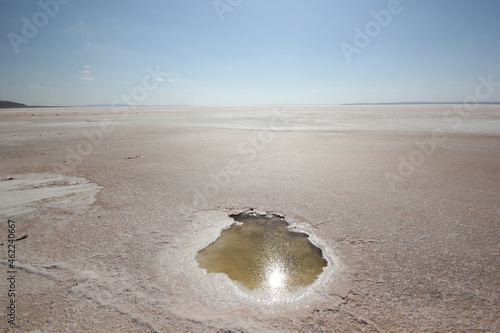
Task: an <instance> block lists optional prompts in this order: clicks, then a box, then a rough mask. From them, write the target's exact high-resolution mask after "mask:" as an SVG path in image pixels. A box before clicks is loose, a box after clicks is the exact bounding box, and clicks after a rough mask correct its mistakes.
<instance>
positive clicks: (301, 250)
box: [196, 214, 327, 292]
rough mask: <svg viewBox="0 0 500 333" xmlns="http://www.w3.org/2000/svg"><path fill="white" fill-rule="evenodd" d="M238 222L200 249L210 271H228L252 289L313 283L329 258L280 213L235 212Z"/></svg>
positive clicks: (281, 288)
mask: <svg viewBox="0 0 500 333" xmlns="http://www.w3.org/2000/svg"><path fill="white" fill-rule="evenodd" d="M231 217H232V218H233V219H234V220H236V221H237V222H235V223H233V224H232V225H231V226H230V227H229V228H228V229H225V230H222V232H221V235H220V237H219V238H217V239H216V240H215V241H214V242H213V243H211V244H210V245H208V246H207V247H206V248H204V249H202V250H201V251H199V252H198V254H197V256H196V261H197V262H198V264H199V267H201V268H203V269H206V270H207V272H208V273H212V272H215V273H225V274H227V275H228V276H229V278H230V279H232V280H234V281H238V282H241V283H242V284H243V285H245V286H246V287H247V288H249V289H264V290H273V291H290V292H293V291H295V290H297V289H298V288H300V287H304V286H308V285H310V284H312V283H313V282H314V281H315V280H316V278H317V277H318V275H319V274H321V272H322V271H323V268H324V267H326V266H327V261H326V260H325V259H324V258H323V253H322V251H321V249H319V248H317V247H316V246H314V245H313V244H312V243H311V242H310V241H309V239H308V237H309V236H308V235H307V234H304V233H299V232H292V231H290V230H288V227H287V223H286V222H285V221H284V219H283V218H280V217H278V216H259V215H255V216H251V215H250V216H249V215H244V214H240V215H232V216H231Z"/></svg>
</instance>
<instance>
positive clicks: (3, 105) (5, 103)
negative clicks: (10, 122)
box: [0, 101, 29, 109]
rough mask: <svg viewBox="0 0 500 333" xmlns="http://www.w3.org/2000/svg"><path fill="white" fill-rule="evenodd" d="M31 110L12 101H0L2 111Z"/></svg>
mask: <svg viewBox="0 0 500 333" xmlns="http://www.w3.org/2000/svg"><path fill="white" fill-rule="evenodd" d="M12 108H29V106H27V105H25V104H21V103H16V102H11V101H0V109H12Z"/></svg>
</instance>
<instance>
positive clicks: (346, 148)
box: [0, 105, 500, 332]
mask: <svg viewBox="0 0 500 333" xmlns="http://www.w3.org/2000/svg"><path fill="white" fill-rule="evenodd" d="M450 110H451V111H450ZM462 111H464V110H462ZM450 112H451V113H450ZM32 114H33V115H32ZM464 115H466V117H465V116H464ZM0 166H1V167H0V218H1V219H2V220H3V222H2V224H1V227H0V243H1V244H2V245H0V251H1V252H2V253H3V254H2V259H1V263H2V265H0V268H1V269H2V270H3V272H4V273H2V274H3V275H2V279H0V293H1V294H2V295H6V292H7V290H8V289H9V283H8V281H7V279H6V278H4V277H6V274H7V273H6V272H7V270H8V265H7V264H8V262H7V261H6V258H7V242H6V241H7V239H8V238H7V237H8V230H7V226H6V225H7V220H8V219H11V220H13V221H15V224H16V230H15V233H16V237H17V238H19V237H21V236H23V235H28V237H27V238H23V239H20V240H19V241H17V242H16V261H15V262H16V271H17V275H16V296H15V299H16V324H17V325H18V327H16V328H14V327H13V326H11V325H10V324H8V322H7V317H6V312H5V311H4V312H1V313H0V315H1V316H2V318H1V319H2V320H1V321H0V331H23V332H30V331H33V332H61V331H94V332H95V331H106V332H123V331H127V332H227V331H230V332H354V331H365V332H393V331H403V332H404V331H406V332H425V331H486V332H496V331H498V330H499V329H500V326H499V315H498V304H499V299H500V293H499V290H500V279H499V278H498V277H499V276H500V274H499V273H500V272H499V268H500V267H499V266H500V264H499V257H500V243H499V242H498V239H499V236H500V223H499V221H500V209H499V207H500V206H499V202H500V190H499V189H500V178H499V175H500V173H499V170H500V110H499V107H498V106H497V105H480V106H478V107H477V108H476V109H475V110H474V111H472V112H468V113H467V114H465V113H464V112H462V113H453V107H452V106H447V105H417V106H415V105H414V106H293V107H290V106H289V107H285V106H275V107H274V106H273V107H221V108H217V107H210V108H204V107H167V108H156V107H155V108H118V109H116V108H45V109H44V108H41V109H15V110H14V109H12V110H2V111H0ZM250 208H253V209H255V210H258V211H262V212H276V213H282V214H283V215H284V216H285V218H286V221H287V222H289V223H290V227H291V228H295V229H296V230H298V231H299V232H304V233H307V234H308V235H310V239H311V241H312V242H313V243H314V244H315V245H316V246H318V247H320V248H321V249H322V251H323V254H324V255H325V256H326V257H327V259H328V262H329V263H330V266H329V268H328V269H326V270H324V272H323V274H322V275H320V276H319V277H318V280H317V282H315V283H314V284H313V285H311V287H310V288H307V289H305V290H303V292H302V293H299V294H294V295H288V296H285V297H281V296H280V297H274V298H273V297H272V295H269V294H265V293H264V294H262V293H261V294H259V293H258V292H255V293H244V292H242V288H239V287H238V286H237V285H235V283H234V282H232V281H230V280H229V279H228V278H227V276H224V275H223V274H212V273H207V272H206V271H204V270H203V269H201V268H200V267H199V265H198V263H197V262H196V254H197V253H198V251H199V250H201V249H203V248H205V247H206V246H207V245H208V244H210V243H211V242H213V241H214V240H215V239H217V238H218V237H219V235H220V232H221V230H222V229H224V228H226V227H228V226H229V225H230V224H231V223H233V222H234V221H233V220H232V219H231V218H230V217H229V215H231V214H237V213H238V212H242V211H244V210H247V209H250ZM4 222H5V223H4ZM1 299H2V300H4V299H5V304H6V302H7V299H6V298H1Z"/></svg>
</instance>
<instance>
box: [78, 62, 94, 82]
mask: <svg viewBox="0 0 500 333" xmlns="http://www.w3.org/2000/svg"><path fill="white" fill-rule="evenodd" d="M94 67H95V66H94ZM79 72H80V73H81V74H82V76H81V77H80V80H81V81H83V82H84V83H90V82H93V81H95V77H94V76H93V75H92V74H91V72H90V66H89V65H83V70H80V71H79Z"/></svg>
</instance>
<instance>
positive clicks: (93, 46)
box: [87, 42, 101, 49]
mask: <svg viewBox="0 0 500 333" xmlns="http://www.w3.org/2000/svg"><path fill="white" fill-rule="evenodd" d="M87 46H90V47H91V48H93V49H99V48H100V47H101V45H99V44H94V43H91V42H87Z"/></svg>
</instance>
